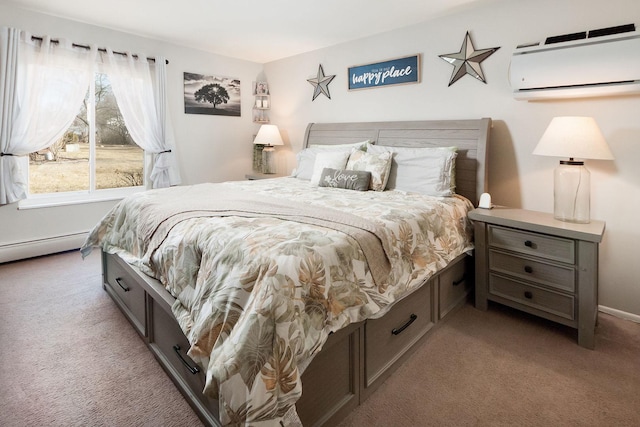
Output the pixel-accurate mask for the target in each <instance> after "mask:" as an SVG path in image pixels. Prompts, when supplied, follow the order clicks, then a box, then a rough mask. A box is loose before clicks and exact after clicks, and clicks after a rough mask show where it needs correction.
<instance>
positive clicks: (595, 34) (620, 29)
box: [589, 24, 636, 38]
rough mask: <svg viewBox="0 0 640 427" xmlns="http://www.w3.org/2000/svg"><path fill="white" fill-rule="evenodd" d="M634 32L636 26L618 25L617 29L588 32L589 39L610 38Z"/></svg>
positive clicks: (609, 28)
mask: <svg viewBox="0 0 640 427" xmlns="http://www.w3.org/2000/svg"><path fill="white" fill-rule="evenodd" d="M635 30H636V24H626V25H618V26H617V27H608V28H600V29H599V30H591V31H589V38H593V37H602V36H611V35H613V34H622V33H632V32H634V31H635Z"/></svg>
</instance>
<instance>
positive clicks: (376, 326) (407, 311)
mask: <svg viewBox="0 0 640 427" xmlns="http://www.w3.org/2000/svg"><path fill="white" fill-rule="evenodd" d="M433 284H434V282H433V281H432V280H430V281H428V282H427V283H426V284H424V285H423V286H422V287H421V288H420V289H418V290H417V291H415V292H414V293H412V294H410V295H408V296H407V297H406V298H404V299H403V300H401V301H399V302H398V303H396V305H395V306H394V307H393V308H392V309H391V310H390V311H389V312H388V313H387V314H385V315H384V316H383V317H382V318H379V319H368V320H367V322H366V325H365V386H366V387H370V386H371V385H372V384H373V383H374V382H376V381H378V380H380V382H382V381H383V380H384V378H386V375H383V374H386V373H387V372H386V371H388V370H389V369H390V368H391V367H392V366H393V365H394V363H395V362H396V361H398V360H399V359H400V358H401V357H402V356H403V355H404V354H405V353H406V352H407V351H408V350H409V349H410V348H411V347H412V346H413V345H414V344H415V343H416V342H417V341H418V340H420V338H422V337H423V336H424V335H425V334H426V333H427V332H428V331H429V330H430V329H431V328H432V327H433V326H434V325H435V322H436V316H435V313H436V310H434V298H433V293H434V286H433ZM389 373H390V372H389Z"/></svg>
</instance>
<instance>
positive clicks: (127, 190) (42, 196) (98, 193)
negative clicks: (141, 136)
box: [18, 67, 149, 209]
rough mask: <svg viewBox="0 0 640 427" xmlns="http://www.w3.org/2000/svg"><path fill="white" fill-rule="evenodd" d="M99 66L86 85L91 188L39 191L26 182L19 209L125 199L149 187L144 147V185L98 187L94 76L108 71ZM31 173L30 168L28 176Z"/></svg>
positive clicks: (26, 162) (26, 165)
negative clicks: (34, 191) (31, 188)
mask: <svg viewBox="0 0 640 427" xmlns="http://www.w3.org/2000/svg"><path fill="white" fill-rule="evenodd" d="M99 68H100V67H98V68H97V69H96V70H94V78H93V79H92V80H91V83H90V84H89V88H88V89H87V90H88V92H89V106H90V108H87V120H88V122H89V129H90V132H89V144H90V146H89V159H90V161H89V189H88V190H78V191H64V192H53V193H36V194H32V193H30V192H29V185H28V184H27V197H26V198H25V199H22V200H20V201H19V202H18V209H36V208H48V207H55V206H68V205H76V204H84V203H96V202H106V201H113V200H120V199H123V198H125V197H127V196H129V195H131V194H135V193H138V192H141V191H144V190H146V188H147V185H148V184H147V163H148V156H149V154H148V153H147V152H146V150H144V149H143V148H142V147H140V149H141V150H142V152H143V161H142V185H140V186H131V187H116V188H106V189H98V188H96V160H97V159H96V120H95V119H96V111H95V110H96V105H95V103H96V100H95V80H96V79H95V76H96V75H97V74H105V73H103V72H102V71H101V70H100V69H99ZM29 166H30V165H29V160H28V158H27V159H26V161H25V167H26V168H27V171H28V168H29ZM29 177H30V175H29V173H28V172H27V179H30V178H29Z"/></svg>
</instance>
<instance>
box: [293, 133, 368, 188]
mask: <svg viewBox="0 0 640 427" xmlns="http://www.w3.org/2000/svg"><path fill="white" fill-rule="evenodd" d="M368 142H369V141H368V140H367V141H362V142H356V143H353V144H337V145H320V144H312V145H311V146H310V147H309V148H305V149H304V150H302V151H300V152H299V153H298V154H296V168H295V169H294V170H293V173H292V174H291V176H293V177H295V178H299V179H306V180H310V179H311V176H312V175H313V165H314V164H315V161H316V155H318V153H322V152H326V151H346V152H349V153H350V152H351V151H352V150H354V149H358V150H360V149H365V147H366V146H367V145H368Z"/></svg>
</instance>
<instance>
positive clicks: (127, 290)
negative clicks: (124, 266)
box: [116, 277, 131, 292]
mask: <svg viewBox="0 0 640 427" xmlns="http://www.w3.org/2000/svg"><path fill="white" fill-rule="evenodd" d="M116 283H117V284H118V286H120V287H121V288H122V290H123V291H125V292H129V291H130V290H131V289H129V287H128V286H127V285H123V284H122V283H123V281H122V278H121V277H116Z"/></svg>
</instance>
